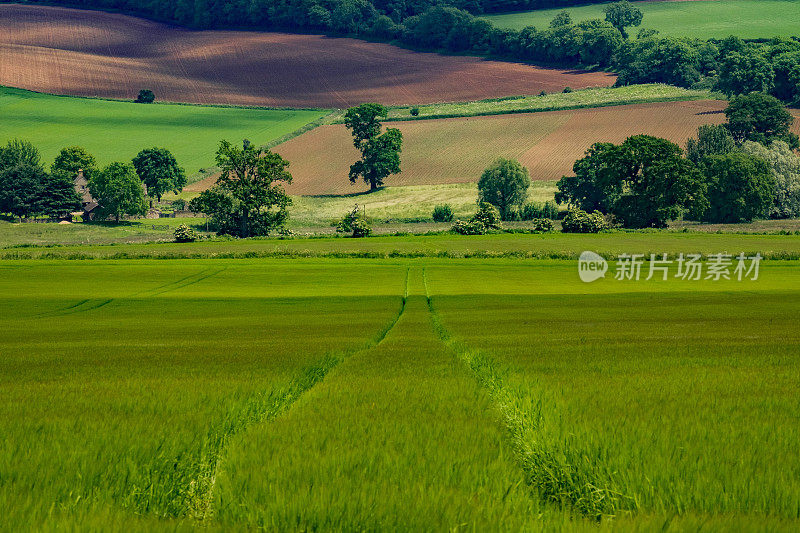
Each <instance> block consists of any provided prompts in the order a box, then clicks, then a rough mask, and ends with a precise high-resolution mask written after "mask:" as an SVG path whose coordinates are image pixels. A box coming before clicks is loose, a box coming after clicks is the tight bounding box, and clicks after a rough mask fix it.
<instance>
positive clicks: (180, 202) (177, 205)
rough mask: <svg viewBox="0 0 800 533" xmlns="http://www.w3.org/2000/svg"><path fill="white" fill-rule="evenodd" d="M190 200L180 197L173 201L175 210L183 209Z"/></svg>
mask: <svg viewBox="0 0 800 533" xmlns="http://www.w3.org/2000/svg"><path fill="white" fill-rule="evenodd" d="M188 204H189V202H187V201H186V200H184V199H183V198H178V199H177V200H173V201H172V204H171V205H172V208H173V209H174V210H175V211H183V210H184V209H186V207H187V206H188Z"/></svg>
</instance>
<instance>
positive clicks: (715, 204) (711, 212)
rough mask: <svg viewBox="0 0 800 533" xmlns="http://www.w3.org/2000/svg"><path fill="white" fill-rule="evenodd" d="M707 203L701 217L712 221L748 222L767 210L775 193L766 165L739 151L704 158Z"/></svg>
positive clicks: (758, 159)
mask: <svg viewBox="0 0 800 533" xmlns="http://www.w3.org/2000/svg"><path fill="white" fill-rule="evenodd" d="M703 171H704V172H705V174H706V176H707V177H708V182H709V185H708V189H709V190H708V198H709V201H710V207H709V209H708V210H707V211H706V213H705V216H704V217H703V218H704V220H706V221H708V222H715V223H736V222H749V221H751V220H753V219H754V218H759V217H764V216H766V215H767V214H768V212H769V209H770V206H771V205H772V204H773V198H774V196H775V184H774V178H773V176H772V174H771V172H770V168H769V165H768V164H767V162H766V161H764V160H763V159H761V158H760V157H756V156H752V155H749V154H745V153H742V152H731V153H729V154H723V155H712V156H709V157H707V158H706V159H705V161H704V164H703Z"/></svg>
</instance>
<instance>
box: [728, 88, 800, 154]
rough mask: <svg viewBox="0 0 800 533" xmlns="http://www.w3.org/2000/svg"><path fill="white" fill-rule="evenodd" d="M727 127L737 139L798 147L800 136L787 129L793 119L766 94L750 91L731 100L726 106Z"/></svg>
mask: <svg viewBox="0 0 800 533" xmlns="http://www.w3.org/2000/svg"><path fill="white" fill-rule="evenodd" d="M725 116H726V117H728V124H727V128H728V130H729V131H730V132H731V135H733V138H734V139H735V140H736V141H737V142H742V141H745V140H748V141H755V142H759V143H761V144H765V145H766V144H769V143H770V142H772V141H774V140H779V141H783V142H785V143H786V144H788V145H789V147H790V148H792V149H794V150H796V149H798V148H800V139H798V137H797V135H796V134H794V133H792V132H791V131H790V128H791V126H792V122H793V121H794V118H793V117H792V114H791V113H789V112H788V111H787V110H786V108H785V107H784V106H783V104H782V103H781V102H780V100H778V99H777V98H775V97H774V96H770V95H768V94H763V93H751V94H746V95H740V96H736V97H734V98H732V99H731V101H730V103H729V104H728V107H727V108H726V109H725Z"/></svg>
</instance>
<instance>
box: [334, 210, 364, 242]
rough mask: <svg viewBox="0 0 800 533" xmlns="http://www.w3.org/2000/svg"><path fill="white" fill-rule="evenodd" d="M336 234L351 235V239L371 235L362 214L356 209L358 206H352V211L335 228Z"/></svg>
mask: <svg viewBox="0 0 800 533" xmlns="http://www.w3.org/2000/svg"><path fill="white" fill-rule="evenodd" d="M336 231H337V232H338V233H352V236H353V237H366V236H367V235H369V234H370V233H372V227H371V226H370V225H369V222H368V221H367V219H366V217H365V216H364V213H363V212H362V211H361V210H360V209H359V208H358V204H356V205H355V206H353V209H352V211H350V212H349V213H347V214H346V215H345V216H343V217H342V219H341V220H340V221H339V224H337V226H336Z"/></svg>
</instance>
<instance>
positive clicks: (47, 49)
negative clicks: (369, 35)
mask: <svg viewBox="0 0 800 533" xmlns="http://www.w3.org/2000/svg"><path fill="white" fill-rule="evenodd" d="M614 81H615V78H614V76H612V75H609V74H605V73H599V72H593V73H590V72H575V71H567V70H558V69H545V68H538V67H533V66H529V65H524V64H518V63H506V62H500V61H485V60H481V59H478V58H470V57H453V56H443V55H439V54H429V53H418V52H412V51H408V50H404V49H401V48H397V47H394V46H391V45H386V44H377V43H368V42H364V41H359V40H356V39H339V38H335V39H334V38H327V37H323V36H314V35H292V34H284V33H266V32H242V31H190V30H187V29H182V28H177V27H173V26H167V25H164V24H158V23H155V22H150V21H146V20H142V19H138V18H134V17H129V16H124V15H117V14H109V13H103V12H95V11H84V10H75V9H64V8H56V7H43V6H22V5H2V7H0V85H7V86H12V87H20V88H23V89H29V90H33V91H39V92H47V93H55V94H69V95H78V96H103V97H109V98H124V99H128V98H134V97H135V96H136V95H137V94H138V92H139V90H140V89H143V88H147V89H151V90H153V92H155V94H156V98H157V99H159V100H165V101H175V102H192V103H218V104H236V105H258V106H276V107H349V106H351V105H356V104H359V103H362V102H367V101H375V102H381V103H384V104H420V103H433V102H449V101H466V100H477V99H485V98H493V97H501V96H510V95H519V94H538V93H539V92H540V91H543V90H544V91H547V92H555V91H561V90H562V89H563V88H564V87H567V86H569V87H572V88H573V89H577V88H583V87H598V86H608V85H612V84H613V83H614Z"/></svg>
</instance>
